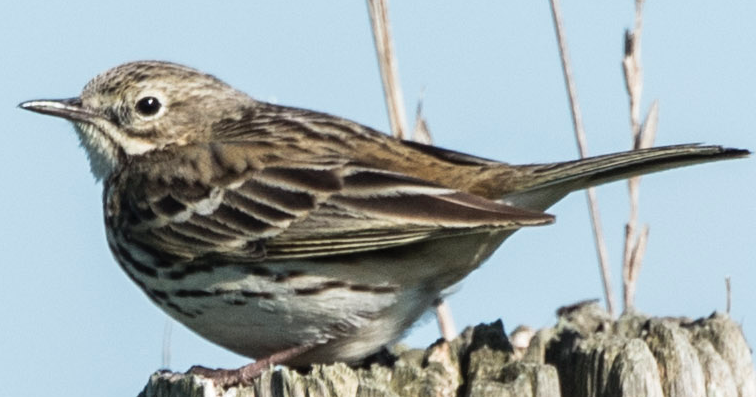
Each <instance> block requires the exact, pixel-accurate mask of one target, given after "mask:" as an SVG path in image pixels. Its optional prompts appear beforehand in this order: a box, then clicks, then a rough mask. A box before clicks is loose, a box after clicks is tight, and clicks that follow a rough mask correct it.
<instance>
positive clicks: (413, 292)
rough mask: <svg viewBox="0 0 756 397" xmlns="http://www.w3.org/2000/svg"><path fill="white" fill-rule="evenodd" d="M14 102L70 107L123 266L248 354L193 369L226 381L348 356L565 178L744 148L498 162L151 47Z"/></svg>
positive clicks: (412, 312)
mask: <svg viewBox="0 0 756 397" xmlns="http://www.w3.org/2000/svg"><path fill="white" fill-rule="evenodd" d="M20 106H21V107H22V108H24V109H28V110H32V111H36V112H39V113H45V114H50V115H53V116H58V117H63V118H66V119H68V120H71V121H72V122H73V123H74V125H75V127H76V131H77V133H78V135H79V137H80V139H81V141H82V146H84V148H85V149H86V151H87V154H88V156H89V158H90V163H91V167H92V172H93V174H94V175H95V177H96V178H97V179H98V180H102V181H103V182H104V188H105V195H104V200H105V220H106V232H107V237H108V243H109V245H110V248H111V250H112V252H113V255H114V256H115V257H116V259H117V261H118V263H119V264H120V265H121V266H122V268H123V269H124V270H125V271H126V273H127V274H128V275H129V277H130V278H131V279H132V280H133V281H134V282H135V283H136V284H137V285H139V287H140V288H141V289H142V290H143V291H144V292H145V293H146V294H147V295H148V296H149V297H150V299H152V300H153V301H154V302H155V303H156V304H157V305H158V306H160V307H161V308H162V309H163V310H165V311H166V312H167V313H168V314H170V315H171V316H172V317H174V318H175V319H176V320H178V321H180V322H182V323H183V324H185V325H186V326H188V327H189V328H191V329H193V330H194V331H196V332H197V333H199V334H200V335H202V336H204V337H205V338H207V339H209V340H211V341H213V342H215V343H218V344H220V345H222V346H224V347H226V348H229V349H231V350H233V351H235V352H238V353H241V354H245V355H247V356H250V357H254V358H257V359H261V360H259V361H258V362H257V363H256V364H254V365H251V366H247V367H244V368H242V369H240V370H238V371H225V372H224V371H221V372H207V371H200V372H202V373H205V374H211V375H214V376H216V377H217V378H219V379H222V380H223V381H225V382H232V383H233V382H239V381H248V380H249V377H251V376H254V375H256V374H257V373H259V371H260V370H262V369H265V368H267V366H268V365H269V364H271V363H274V364H275V363H286V364H292V365H307V364H311V363H316V362H333V361H346V362H350V363H355V362H359V361H360V360H362V359H363V358H364V357H366V356H367V355H369V354H372V353H374V352H376V351H377V350H378V349H380V348H381V347H382V346H384V345H386V344H389V343H392V342H394V341H396V340H397V339H398V338H399V337H400V336H401V335H402V333H403V331H404V330H405V329H407V328H408V327H409V326H410V325H411V324H412V323H413V322H415V320H416V319H417V318H418V317H419V316H420V315H421V314H422V313H423V312H424V311H425V310H426V309H427V308H428V307H429V306H430V305H431V304H432V302H433V301H434V300H435V299H437V298H438V297H439V295H440V294H441V293H442V291H443V290H444V289H446V288H448V287H449V286H451V285H453V284H454V283H456V282H458V281H459V280H461V279H462V278H463V277H465V276H466V275H467V274H469V273H470V272H471V271H472V270H474V269H475V268H477V267H478V266H479V265H480V264H481V263H482V262H483V261H484V260H485V259H486V258H488V256H489V255H490V254H491V253H492V252H493V251H494V250H495V249H496V248H497V247H498V246H499V245H500V244H501V243H502V242H503V241H504V240H505V239H506V238H507V237H508V236H510V235H511V234H512V233H514V232H515V231H516V230H517V229H519V228H521V227H526V226H536V225H543V224H548V223H551V222H552V221H553V217H552V216H550V215H547V214H544V213H543V212H542V211H543V210H545V209H546V208H548V207H549V206H551V205H552V204H554V203H555V202H557V201H558V200H560V199H561V198H562V197H564V196H565V195H566V194H568V193H569V192H571V191H574V190H578V189H583V188H586V187H589V186H594V185H598V184H601V183H606V182H611V181H614V180H618V179H622V178H627V177H630V176H635V175H642V174H645V173H649V172H654V171H661V170H665V169H670V168H675V167H680V166H685V165H690V164H696V163H703V162H707V161H716V160H723V159H728V158H737V157H743V156H746V155H748V154H749V152H748V151H746V150H740V149H728V148H722V147H719V146H700V145H678V146H668V147H660V148H653V149H645V150H639V151H634V152H624V153H616V154H610V155H605V156H598V157H593V158H588V159H582V160H575V161H569V162H563V163H554V164H532V165H509V164H505V163H500V162H497V161H493V160H486V159H482V158H478V157H474V156H470V155H466V154H462V153H458V152H454V151H449V150H444V149H440V148H436V147H431V146H426V145H422V144H418V143H412V142H405V141H400V140H396V139H394V138H392V137H389V136H387V135H384V134H381V133H379V132H376V131H374V130H372V129H370V128H368V127H365V126H362V125H360V124H357V123H354V122H352V121H348V120H344V119H341V118H338V117H334V116H331V115H327V114H323V113H318V112H313V111H309V110H303V109H294V108H289V107H284V106H277V105H272V104H268V103H264V102H260V101H256V100H254V99H252V98H250V97H249V96H247V95H246V94H244V93H241V92H239V91H237V90H235V89H233V88H232V87H230V86H228V85H226V84H225V83H223V82H221V81H220V80H218V79H216V78H215V77H212V76H210V75H207V74H204V73H201V72H198V71H196V70H193V69H190V68H187V67H184V66H180V65H176V64H171V63H166V62H155V61H146V62H133V63H128V64H124V65H121V66H118V67H116V68H114V69H111V70H109V71H107V72H105V73H104V74H102V75H100V76H97V77H96V78H94V79H93V80H92V81H91V82H89V83H88V84H87V85H86V86H85V88H84V90H83V92H82V94H81V95H80V96H79V97H77V98H72V99H67V100H39V101H29V102H24V103H22V104H21V105H20ZM198 371H199V370H198Z"/></svg>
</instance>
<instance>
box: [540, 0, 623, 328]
mask: <svg viewBox="0 0 756 397" xmlns="http://www.w3.org/2000/svg"><path fill="white" fill-rule="evenodd" d="M551 15H552V17H553V19H554V27H555V28H556V34H557V42H558V43H559V54H560V56H561V59H562V72H563V73H564V80H565V85H566V86H567V95H568V97H569V100H570V110H571V114H572V125H573V128H574V131H575V139H576V140H577V144H578V150H579V151H580V157H586V156H587V155H588V149H587V143H586V138H585V131H584V129H583V121H582V118H581V115H580V106H579V105H578V100H577V90H576V89H575V83H574V81H573V78H572V68H571V67H570V60H569V56H568V51H567V41H566V39H565V37H564V26H563V24H562V13H561V9H560V7H559V1H558V0H551ZM586 197H587V199H588V208H589V209H590V214H591V224H592V226H593V237H594V239H595V240H596V253H597V255H598V259H599V267H600V270H601V279H602V282H603V285H604V297H605V299H606V308H607V311H608V312H609V315H610V316H614V307H615V304H614V293H613V292H612V283H611V275H610V271H609V257H608V255H607V252H606V243H605V242H604V233H603V231H602V229H601V219H600V216H599V211H598V204H597V200H596V192H595V190H594V189H592V188H591V189H587V190H586Z"/></svg>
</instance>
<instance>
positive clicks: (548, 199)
mask: <svg viewBox="0 0 756 397" xmlns="http://www.w3.org/2000/svg"><path fill="white" fill-rule="evenodd" d="M750 153H751V152H749V151H748V150H744V149H733V148H724V147H722V146H701V145H699V144H688V145H675V146H663V147H656V148H649V149H641V150H632V151H627V152H621V153H614V154H608V155H603V156H596V157H589V158H585V159H580V160H574V161H566V162H562V163H556V164H543V165H539V164H534V165H526V166H522V167H523V171H525V172H523V173H522V179H521V181H519V182H515V183H512V184H511V185H510V186H512V187H513V189H512V190H510V191H509V192H506V193H505V194H504V195H503V197H502V198H501V201H503V202H505V203H509V204H512V205H516V206H519V207H522V208H528V209H535V210H545V209H546V208H548V207H550V206H551V205H552V204H554V203H556V202H557V201H559V200H560V199H561V198H562V197H564V196H565V195H567V194H568V193H570V192H572V191H575V190H580V189H585V188H589V187H592V186H597V185H601V184H604V183H608V182H613V181H617V180H621V179H626V178H630V177H634V176H640V175H645V174H649V173H652V172H658V171H664V170H668V169H672V168H678V167H684V166H688V165H693V164H700V163H706V162H711V161H719V160H727V159H735V158H741V157H746V156H748V155H749V154H750Z"/></svg>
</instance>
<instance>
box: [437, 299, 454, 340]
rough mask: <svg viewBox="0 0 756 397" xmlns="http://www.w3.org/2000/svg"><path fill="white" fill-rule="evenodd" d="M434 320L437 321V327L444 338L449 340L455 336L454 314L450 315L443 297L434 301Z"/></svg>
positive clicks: (449, 309)
mask: <svg viewBox="0 0 756 397" xmlns="http://www.w3.org/2000/svg"><path fill="white" fill-rule="evenodd" d="M436 320H437V321H438V329H439V331H440V332H441V336H442V337H443V338H444V339H446V340H448V341H450V340H453V339H454V338H456V337H457V327H456V326H455V325H454V316H452V312H451V308H450V307H449V304H448V303H446V301H445V300H443V299H439V300H437V301H436Z"/></svg>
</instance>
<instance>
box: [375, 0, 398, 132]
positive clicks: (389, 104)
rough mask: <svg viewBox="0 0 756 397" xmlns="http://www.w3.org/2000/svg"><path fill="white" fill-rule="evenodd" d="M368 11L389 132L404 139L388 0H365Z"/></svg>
mask: <svg viewBox="0 0 756 397" xmlns="http://www.w3.org/2000/svg"><path fill="white" fill-rule="evenodd" d="M367 3H368V12H369V13H370V26H371V27H372V29H373V41H374V42H375V51H376V54H377V56H378V64H379V65H380V69H381V80H382V81H383V93H384V96H385V98H386V109H387V111H388V115H389V122H390V123H391V132H392V133H393V134H394V136H395V137H397V138H399V139H404V138H405V136H406V132H405V131H407V121H406V120H407V118H406V116H405V114H404V98H403V97H402V89H401V86H400V84H399V73H398V72H397V66H396V57H395V56H394V44H393V42H392V40H391V24H390V22H389V17H388V0H367Z"/></svg>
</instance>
